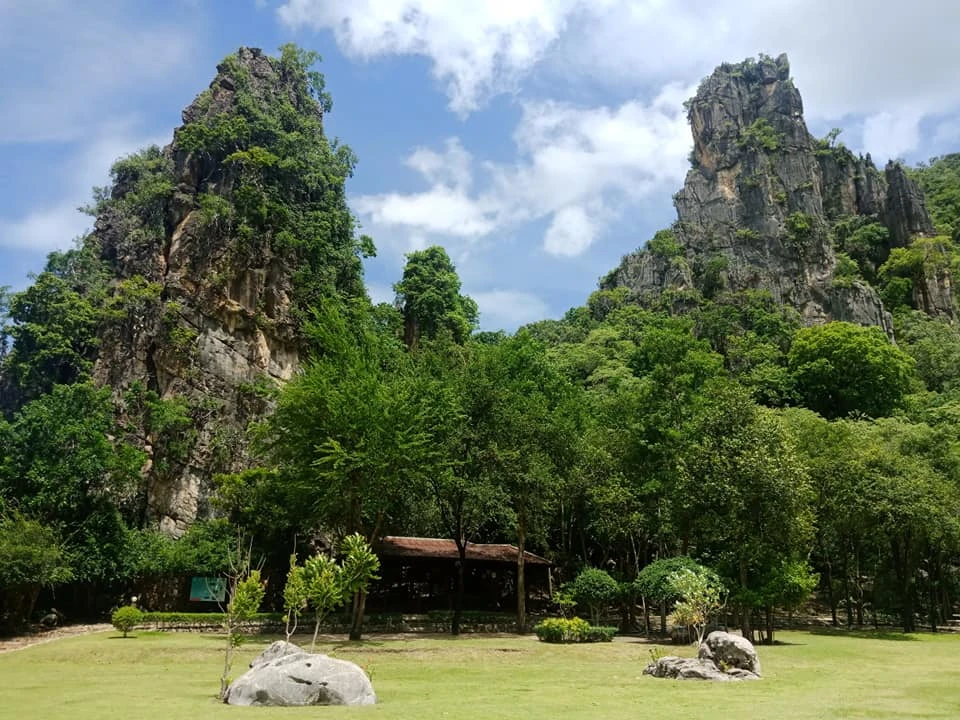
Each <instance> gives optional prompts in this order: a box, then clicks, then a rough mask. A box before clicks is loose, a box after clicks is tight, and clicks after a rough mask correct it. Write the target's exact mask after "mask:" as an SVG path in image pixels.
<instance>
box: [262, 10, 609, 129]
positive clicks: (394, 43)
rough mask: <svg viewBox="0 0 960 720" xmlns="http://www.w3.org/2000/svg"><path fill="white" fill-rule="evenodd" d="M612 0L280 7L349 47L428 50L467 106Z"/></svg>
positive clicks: (293, 20)
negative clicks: (579, 15) (585, 12)
mask: <svg viewBox="0 0 960 720" xmlns="http://www.w3.org/2000/svg"><path fill="white" fill-rule="evenodd" d="M608 2H609V0H590V2H589V3H588V2H587V0H487V1H486V2H482V1H477V2H450V0H288V1H287V2H286V3H284V4H283V5H282V6H281V7H280V8H279V10H278V13H279V15H280V18H281V20H282V21H283V22H284V23H285V24H286V25H288V26H289V27H292V28H299V27H309V28H313V29H315V30H332V31H333V33H334V36H335V37H336V39H337V43H338V45H339V46H340V47H341V49H342V50H343V51H344V52H345V53H346V54H348V55H351V56H353V57H359V58H372V57H377V56H382V55H422V56H426V57H429V58H430V59H431V61H432V63H433V74H434V76H435V77H436V78H437V79H438V80H439V81H441V82H442V83H444V84H445V85H446V91H447V95H448V96H449V98H450V107H451V109H452V110H454V111H456V112H458V113H461V114H465V113H469V112H471V111H473V110H476V109H477V107H479V106H480V104H481V103H482V102H483V101H484V100H485V99H486V98H487V97H489V96H490V95H492V94H495V93H498V92H503V91H504V90H510V89H512V88H514V87H515V86H516V84H517V82H518V80H519V79H520V78H522V77H523V75H524V74H525V73H527V72H529V71H530V70H531V69H532V68H533V67H534V66H536V65H537V63H538V62H540V60H541V59H542V58H543V56H544V54H545V53H546V52H547V51H548V49H549V48H550V46H551V45H552V44H553V43H555V42H556V40H557V39H558V38H559V37H560V35H561V34H562V33H563V32H564V30H565V29H566V27H567V24H568V21H569V20H570V19H571V16H572V15H573V14H574V13H576V12H578V11H580V10H582V9H583V8H584V7H586V6H588V5H589V4H593V3H596V4H599V5H606V4H608Z"/></svg>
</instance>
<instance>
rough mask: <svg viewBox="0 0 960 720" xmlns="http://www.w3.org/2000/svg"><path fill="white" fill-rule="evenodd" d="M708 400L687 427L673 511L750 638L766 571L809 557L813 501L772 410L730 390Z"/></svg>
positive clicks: (720, 390)
mask: <svg viewBox="0 0 960 720" xmlns="http://www.w3.org/2000/svg"><path fill="white" fill-rule="evenodd" d="M713 397H714V402H713V403H711V404H710V405H709V406H707V407H704V408H703V410H702V411H701V413H700V414H699V417H697V418H696V419H695V421H694V422H693V423H692V424H691V426H690V427H689V430H688V432H689V437H690V438H691V442H690V444H689V445H688V447H687V449H686V452H685V453H684V455H683V457H682V458H681V461H680V474H679V479H678V483H677V486H676V489H675V491H674V492H675V497H674V503H673V512H674V513H675V516H676V523H677V530H678V532H680V533H681V534H682V535H687V534H689V536H690V537H691V544H693V545H694V546H695V547H696V548H697V555H698V557H701V558H703V559H704V560H705V561H708V562H709V563H710V565H711V566H712V567H715V568H716V569H717V571H718V572H719V573H720V575H721V577H722V578H723V580H724V584H725V585H726V586H727V587H728V588H729V589H730V591H731V596H730V601H731V603H732V604H734V605H735V606H736V607H737V609H738V610H739V613H740V625H741V629H742V631H743V635H744V637H747V638H750V637H752V636H753V627H754V623H753V614H754V612H755V611H756V610H759V609H760V608H761V607H763V598H762V597H761V596H760V594H759V592H760V589H761V588H762V587H763V586H764V584H765V583H766V582H767V581H768V575H769V573H770V572H771V571H772V570H773V569H775V568H776V567H778V566H779V564H780V563H781V562H782V561H783V560H792V559H795V558H797V557H802V556H804V555H805V554H806V553H807V552H809V547H810V543H811V541H812V532H813V521H814V518H813V514H812V512H811V500H812V498H811V493H810V488H809V480H808V477H807V475H806V470H805V468H804V467H803V465H802V463H801V462H800V461H799V459H798V457H797V455H796V452H795V451H794V449H793V447H792V445H791V442H790V437H789V435H788V434H787V432H786V429H785V428H784V426H783V425H782V424H781V422H780V421H779V419H778V417H777V416H776V415H775V414H774V413H773V411H770V410H765V409H762V408H759V407H757V406H756V405H755V404H754V403H753V402H752V401H751V400H750V399H749V396H748V395H747V394H746V393H745V392H744V390H743V389H742V388H738V387H736V386H722V385H719V386H716V387H715V388H714V389H713ZM768 630H770V628H768ZM767 641H768V642H770V641H772V638H771V637H770V636H769V635H768V638H767Z"/></svg>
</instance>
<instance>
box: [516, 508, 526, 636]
mask: <svg viewBox="0 0 960 720" xmlns="http://www.w3.org/2000/svg"><path fill="white" fill-rule="evenodd" d="M526 534H527V533H526V526H525V522H524V517H523V515H522V514H520V515H519V516H518V517H517V632H518V633H523V632H525V631H526V629H527V587H526V580H525V576H524V561H525V560H526V558H525V557H524V553H525V551H526V542H527V537H526Z"/></svg>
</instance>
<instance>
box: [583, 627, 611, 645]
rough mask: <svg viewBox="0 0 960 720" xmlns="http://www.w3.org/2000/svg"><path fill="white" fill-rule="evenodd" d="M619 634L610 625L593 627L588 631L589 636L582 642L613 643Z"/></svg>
mask: <svg viewBox="0 0 960 720" xmlns="http://www.w3.org/2000/svg"><path fill="white" fill-rule="evenodd" d="M616 634H617V629H616V628H615V627H611V626H608V625H601V626H599V627H598V626H596V625H591V626H590V627H589V628H588V629H587V634H586V635H585V636H584V638H583V640H582V642H613V636H614V635H616Z"/></svg>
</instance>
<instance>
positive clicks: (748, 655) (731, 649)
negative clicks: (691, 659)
mask: <svg viewBox="0 0 960 720" xmlns="http://www.w3.org/2000/svg"><path fill="white" fill-rule="evenodd" d="M697 657H698V658H700V659H701V660H711V661H713V662H714V663H715V664H717V665H719V666H720V667H725V668H736V669H739V670H746V671H747V672H750V673H753V674H754V675H757V676H759V675H760V674H761V673H760V658H759V657H757V651H756V649H755V648H754V647H753V643H751V642H750V641H749V640H747V639H746V638H745V637H741V636H740V635H734V634H732V633H728V632H723V631H721V630H718V631H716V632H712V633H710V634H709V635H707V637H706V638H704V640H703V642H702V643H700V649H699V651H698V653H697Z"/></svg>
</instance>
